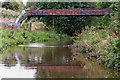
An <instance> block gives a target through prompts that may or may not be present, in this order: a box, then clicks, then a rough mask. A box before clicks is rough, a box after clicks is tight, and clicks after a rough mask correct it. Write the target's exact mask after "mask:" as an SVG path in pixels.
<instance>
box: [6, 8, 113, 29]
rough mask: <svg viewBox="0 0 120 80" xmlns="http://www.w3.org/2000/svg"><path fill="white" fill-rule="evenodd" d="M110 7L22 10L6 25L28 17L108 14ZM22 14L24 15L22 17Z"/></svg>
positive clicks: (20, 23) (22, 20)
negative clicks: (14, 20)
mask: <svg viewBox="0 0 120 80" xmlns="http://www.w3.org/2000/svg"><path fill="white" fill-rule="evenodd" d="M110 12H111V10H110V9H48V10H23V11H22V12H21V14H20V15H19V16H18V18H17V19H16V22H6V23H5V24H6V25H7V26H11V24H12V26H15V27H16V28H17V27H19V26H21V25H22V24H23V22H24V21H25V20H27V19H29V18H30V17H46V16H48V17H51V16H52V17H54V16H55V17H60V16H67V17H68V16H104V15H109V14H110ZM22 16H24V17H22Z"/></svg>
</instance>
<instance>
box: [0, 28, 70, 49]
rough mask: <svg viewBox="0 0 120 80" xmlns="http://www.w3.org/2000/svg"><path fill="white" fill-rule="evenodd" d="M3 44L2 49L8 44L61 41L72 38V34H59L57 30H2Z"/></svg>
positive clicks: (0, 32) (0, 47)
mask: <svg viewBox="0 0 120 80" xmlns="http://www.w3.org/2000/svg"><path fill="white" fill-rule="evenodd" d="M0 34H1V38H0V39H1V44H0V45H1V46H0V49H4V48H6V47H8V46H12V45H18V44H23V43H31V42H46V41H61V40H64V41H66V40H70V39H71V38H70V36H67V35H66V34H58V33H55V32H50V31H48V32H47V31H44V32H32V31H31V32H30V31H25V30H17V31H13V30H11V31H8V30H1V31H0Z"/></svg>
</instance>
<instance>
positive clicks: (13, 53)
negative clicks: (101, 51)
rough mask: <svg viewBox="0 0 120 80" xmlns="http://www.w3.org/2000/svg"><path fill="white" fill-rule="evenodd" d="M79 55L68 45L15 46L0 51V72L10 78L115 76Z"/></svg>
mask: <svg viewBox="0 0 120 80" xmlns="http://www.w3.org/2000/svg"><path fill="white" fill-rule="evenodd" d="M32 45H33V44H32ZM34 45H35V44H34ZM37 46H38V45H37ZM39 46H46V45H39ZM52 46H53V45H52ZM80 58H81V59H79V60H77V58H76V57H75V56H74V57H73V56H72V52H71V49H70V48H68V47H61V46H60V47H48V46H47V47H35V46H34V47H25V46H21V47H20V46H19V47H18V46H15V47H11V48H9V49H8V50H6V51H5V52H4V53H3V54H1V55H0V64H3V65H0V75H1V74H3V73H4V74H5V75H2V76H3V77H13V78H14V77H15V76H17V77H18V78H19V77H21V78H25V77H29V78H31V77H35V78H92V77H93V78H96V77H97V78H104V77H110V78H113V77H116V76H113V74H110V73H109V72H108V71H107V70H105V69H104V68H103V67H101V66H100V65H98V64H95V63H92V62H90V61H86V60H85V58H84V57H83V55H81V56H80ZM1 70H2V71H1ZM7 72H8V73H7ZM12 74H13V75H12Z"/></svg>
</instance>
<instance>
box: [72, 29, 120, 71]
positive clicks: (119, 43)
mask: <svg viewBox="0 0 120 80" xmlns="http://www.w3.org/2000/svg"><path fill="white" fill-rule="evenodd" d="M116 32H118V31H116ZM74 46H76V47H75V48H74V49H73V52H75V51H76V52H79V53H83V54H87V55H89V57H91V56H92V57H95V58H97V61H98V62H99V63H100V64H104V65H106V66H107V67H111V68H115V69H120V40H119V38H118V34H117V33H114V32H112V31H111V30H109V29H104V28H103V29H100V28H99V27H91V28H88V27H87V28H86V29H85V30H83V32H82V33H81V34H79V35H78V40H76V43H75V44H74Z"/></svg>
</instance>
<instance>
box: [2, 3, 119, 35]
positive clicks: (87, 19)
mask: <svg viewBox="0 0 120 80" xmlns="http://www.w3.org/2000/svg"><path fill="white" fill-rule="evenodd" d="M119 3H120V2H34V3H33V2H27V5H26V6H24V5H23V3H22V2H4V3H3V4H2V7H4V8H7V9H12V10H18V11H21V10H22V9H29V10H31V9H37V10H40V9H80V8H110V9H111V10H112V13H111V14H110V16H106V15H105V16H103V17H93V16H79V17H75V16H70V17H42V18H39V19H38V20H40V21H41V22H43V23H44V24H46V28H47V29H48V30H54V31H56V32H58V33H66V34H68V35H71V36H72V35H74V34H75V33H80V32H82V28H85V26H87V25H89V26H96V25H97V26H98V25H99V26H103V27H104V28H109V29H112V30H114V31H115V30H116V29H119V28H118V27H119V25H120V23H119V20H120V19H119V18H120V17H119V14H120V11H119V10H120V7H119ZM31 5H32V6H31ZM20 9H21V10H20Z"/></svg>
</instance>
